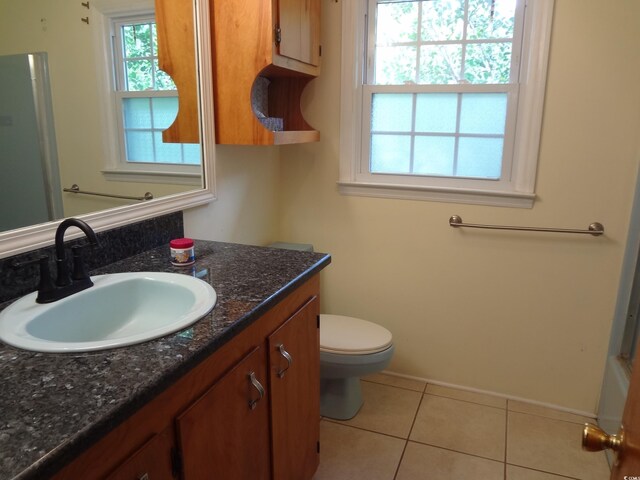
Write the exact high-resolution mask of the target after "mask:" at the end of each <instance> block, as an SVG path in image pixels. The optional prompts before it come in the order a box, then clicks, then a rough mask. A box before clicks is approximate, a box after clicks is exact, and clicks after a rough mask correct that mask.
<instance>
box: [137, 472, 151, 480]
mask: <svg viewBox="0 0 640 480" xmlns="http://www.w3.org/2000/svg"><path fill="white" fill-rule="evenodd" d="M137 480H149V474H148V473H143V474H142V475H138V478H137Z"/></svg>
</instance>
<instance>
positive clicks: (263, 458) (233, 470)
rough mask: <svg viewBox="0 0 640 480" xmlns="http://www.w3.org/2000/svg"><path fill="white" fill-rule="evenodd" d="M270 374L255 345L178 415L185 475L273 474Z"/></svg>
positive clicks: (261, 478)
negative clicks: (266, 385) (268, 393)
mask: <svg viewBox="0 0 640 480" xmlns="http://www.w3.org/2000/svg"><path fill="white" fill-rule="evenodd" d="M266 376H267V368H266V361H265V355H264V348H261V347H257V348H256V349H254V350H253V351H252V352H251V353H250V354H249V355H247V356H246V357H245V358H244V359H242V360H241V361H240V362H239V363H238V364H237V365H235V366H234V367H233V368H232V369H231V371H230V372H229V373H227V374H225V375H224V377H222V378H221V379H220V380H218V381H217V382H216V383H215V384H214V385H213V387H211V388H210V389H209V391H207V393H205V394H204V395H203V396H202V397H200V398H199V399H198V400H197V401H196V402H195V403H194V404H193V405H191V406H190V407H189V408H188V409H187V410H186V412H184V413H183V414H181V415H180V416H179V417H178V418H177V420H176V424H177V430H178V439H179V444H180V452H181V453H182V473H183V478H184V479H206V478H229V479H231V478H238V479H241V478H246V479H255V480H268V479H269V478H271V477H270V454H269V451H270V450H269V399H268V395H267V393H266V391H265V389H264V387H263V386H262V383H265V384H266Z"/></svg>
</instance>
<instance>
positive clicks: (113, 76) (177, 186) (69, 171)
mask: <svg viewBox="0 0 640 480" xmlns="http://www.w3.org/2000/svg"><path fill="white" fill-rule="evenodd" d="M156 3H157V5H156V4H154V1H153V0H87V1H86V2H85V1H82V0H56V1H55V2H52V1H51V0H0V258H2V257H6V256H10V255H13V254H16V253H20V252H23V251H27V250H30V249H33V248H35V247H39V246H42V245H46V244H49V243H52V242H51V240H52V236H53V231H54V229H55V227H56V225H57V223H58V221H59V220H60V219H62V218H65V217H70V216H74V217H81V218H84V219H85V220H87V221H88V222H89V223H90V224H91V225H92V226H93V227H94V228H95V229H96V230H97V231H99V230H104V229H107V228H110V227H113V226H118V225H122V224H126V223H130V222H132V221H135V220H141V219H145V218H150V217H152V216H156V215H160V214H163V213H169V212H171V211H176V210H180V209H183V208H187V207H190V206H195V205H199V204H202V203H206V202H209V201H211V200H212V199H213V198H214V179H213V168H212V165H211V161H212V158H211V155H212V148H211V146H212V143H213V126H212V124H211V122H209V121H200V122H198V113H199V114H200V115H199V118H201V119H212V118H213V115H212V111H211V109H212V108H213V105H212V101H211V95H210V91H211V88H210V87H211V86H210V83H209V82H210V75H199V73H198V72H202V71H210V67H211V65H210V60H209V59H210V50H209V48H210V47H209V40H208V38H209V23H208V20H209V18H208V1H206V0H205V1H202V0H156ZM178 4H182V5H184V7H181V8H183V11H186V12H187V13H188V15H185V17H184V18H185V19H186V20H185V21H188V22H191V25H190V26H191V29H192V30H193V32H194V33H193V34H192V35H193V36H192V38H190V39H189V41H190V42H192V49H193V52H194V53H193V60H191V62H192V63H193V65H192V69H193V77H194V81H193V98H194V99H195V100H194V102H193V104H194V105H195V108H196V110H195V112H196V113H195V115H194V117H195V135H191V136H189V135H183V136H182V137H180V136H178V137H176V135H173V136H172V135H167V133H168V131H167V128H168V127H170V126H171V125H172V124H174V125H173V126H172V128H173V127H176V124H177V123H178V122H177V121H175V122H174V120H175V118H176V115H177V113H178V111H179V110H180V113H181V114H182V113H184V112H183V111H184V109H185V105H186V101H185V100H184V99H185V98H186V97H185V95H184V92H186V91H187V89H186V88H183V86H182V85H181V84H180V83H179V82H178V80H177V79H176V81H175V83H174V78H172V76H173V77H176V75H175V73H174V72H171V75H169V74H167V73H166V72H165V71H163V70H162V69H160V67H161V66H162V67H163V68H165V70H168V71H169V69H168V68H166V67H165V66H164V65H162V61H163V59H162V58H160V60H159V58H158V57H159V55H158V50H159V46H160V49H161V50H162V51H163V52H164V51H168V50H171V47H172V45H170V44H169V43H170V42H172V41H173V40H174V39H173V37H171V36H169V35H168V34H167V33H166V29H163V24H162V23H161V18H156V14H158V15H161V11H162V10H169V9H173V8H176V5H178ZM163 5H166V7H163ZM184 9H187V10H184ZM164 15H170V16H171V15H175V13H174V12H167V11H165V12H164ZM172 18H174V19H175V16H173V17H172ZM173 23H174V22H167V24H173ZM183 30H184V29H183ZM175 50H176V51H178V50H179V52H184V47H183V46H182V45H180V47H179V49H178V48H177V47H176V48H175ZM165 55H166V53H165ZM179 57H180V58H184V57H185V55H180V56H179ZM164 62H165V64H166V63H167V61H166V58H165V60H164ZM169 63H172V62H169ZM176 84H178V87H176ZM181 101H182V103H181ZM183 125H184V122H183ZM174 130H175V129H174ZM205 159H206V161H205ZM74 189H75V190H79V191H80V192H83V193H76V192H74V191H73V190H74ZM84 192H86V193H84ZM96 194H98V195H96ZM149 194H151V196H152V197H153V199H149V197H150V196H149Z"/></svg>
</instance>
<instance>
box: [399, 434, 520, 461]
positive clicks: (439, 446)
mask: <svg viewBox="0 0 640 480" xmlns="http://www.w3.org/2000/svg"><path fill="white" fill-rule="evenodd" d="M409 441H410V442H413V443H417V444H420V445H426V446H427V447H433V448H439V449H440V450H446V451H448V452H453V453H459V454H460V455H466V456H468V457H474V458H480V459H481V460H488V461H490V462H496V463H503V464H504V462H503V461H502V460H496V459H495V458H489V457H483V456H482V455H477V454H475V453H469V452H463V451H461V450H454V449H452V448H448V447H443V446H442V445H435V444H433V443H426V442H421V441H420V440H409ZM518 466H519V465H518Z"/></svg>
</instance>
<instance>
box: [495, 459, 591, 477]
mask: <svg viewBox="0 0 640 480" xmlns="http://www.w3.org/2000/svg"><path fill="white" fill-rule="evenodd" d="M505 465H511V466H512V467H518V468H522V469H524V470H531V471H532V472H540V473H546V474H547V475H555V476H556V477H560V478H569V479H570V480H580V478H579V477H568V476H567V475H563V474H561V473H555V472H550V471H548V470H540V469H538V468H531V467H524V466H522V465H516V464H515V463H507V464H505ZM505 469H506V466H505Z"/></svg>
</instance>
